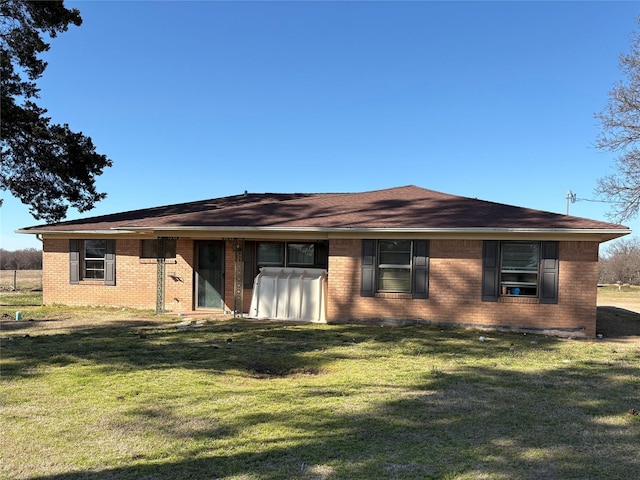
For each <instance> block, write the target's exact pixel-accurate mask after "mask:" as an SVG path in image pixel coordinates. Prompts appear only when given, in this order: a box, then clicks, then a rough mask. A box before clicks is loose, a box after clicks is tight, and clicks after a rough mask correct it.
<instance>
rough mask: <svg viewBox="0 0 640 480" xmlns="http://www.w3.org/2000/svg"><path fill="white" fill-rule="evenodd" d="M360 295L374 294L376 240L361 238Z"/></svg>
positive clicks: (368, 295) (371, 295)
mask: <svg viewBox="0 0 640 480" xmlns="http://www.w3.org/2000/svg"><path fill="white" fill-rule="evenodd" d="M361 277H362V278H361V285H360V296H362V297H373V296H375V294H376V241H375V240H362V275H361Z"/></svg>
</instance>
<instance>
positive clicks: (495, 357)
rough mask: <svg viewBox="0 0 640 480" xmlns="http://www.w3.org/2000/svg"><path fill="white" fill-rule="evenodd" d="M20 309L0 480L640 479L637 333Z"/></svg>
mask: <svg viewBox="0 0 640 480" xmlns="http://www.w3.org/2000/svg"><path fill="white" fill-rule="evenodd" d="M43 312H45V313H43ZM47 312H48V313H47ZM65 312H67V314H66V315H67V316H69V317H71V316H73V315H76V316H77V315H82V314H83V312H84V314H86V315H87V316H89V315H91V316H92V318H93V319H94V320H93V321H92V322H86V323H84V324H83V323H77V322H76V323H71V324H69V325H68V326H65V325H66V324H64V323H62V322H63V318H64V317H65ZM14 313H15V308H12V309H8V308H5V307H0V314H3V319H2V332H1V335H0V336H1V337H2V338H1V340H0V341H1V360H0V366H1V369H2V370H1V379H0V401H1V403H0V404H1V413H2V419H1V424H0V427H1V428H2V436H1V438H2V447H1V449H0V478H6V479H27V478H29V479H50V480H51V479H56V480H58V479H72V480H79V479H95V478H108V479H136V480H139V479H216V478H219V479H234V480H249V479H269V480H271V479H273V480H275V479H288V478H292V479H298V478H300V479H367V480H371V479H387V478H388V479H429V478H442V479H515V478H517V479H571V478H574V479H593V478H598V479H607V478H608V479H630V478H640V454H639V452H638V446H639V445H640V416H637V415H633V414H632V413H630V410H631V409H636V410H640V370H639V365H640V341H634V340H629V339H627V340H626V341H624V342H617V341H613V340H610V339H605V340H600V341H595V340H594V341H585V340H567V339H558V338H552V337H544V336H537V335H531V334H529V335H524V334H515V333H497V332H477V331H472V330H461V329H452V328H440V327H429V326H415V327H404V328H387V327H384V328H382V327H375V326H369V327H365V326H345V325H339V326H327V325H299V324H286V323H263V322H250V321H237V320H229V321H222V322H209V323H205V324H202V325H200V324H194V325H192V326H185V325H184V324H181V323H178V322H179V321H180V319H175V318H174V319H168V318H165V319H157V318H156V319H154V318H153V317H152V316H140V317H139V319H138V320H134V321H132V322H126V323H125V322H122V323H120V324H117V325H116V324H114V323H113V322H112V321H104V322H101V321H99V320H96V311H95V309H92V310H89V309H86V310H82V309H66V310H65V309H64V308H62V307H58V308H57V309H55V308H50V309H48V310H46V309H42V308H41V307H27V308H26V309H25V320H24V321H22V322H15V320H12V319H11V318H10V317H11V315H12V314H14ZM116 314H117V311H116V310H115V309H112V310H105V318H108V319H112V318H115V316H116ZM120 315H121V318H125V317H122V315H128V316H127V317H126V318H133V314H131V313H130V312H124V313H123V312H120ZM98 317H99V312H98ZM53 318H56V319H58V320H55V319H53ZM58 322H60V327H59V328H58V327H57V324H58ZM136 322H138V323H136ZM480 336H483V337H484V341H481V340H480Z"/></svg>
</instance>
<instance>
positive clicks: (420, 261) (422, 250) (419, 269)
mask: <svg viewBox="0 0 640 480" xmlns="http://www.w3.org/2000/svg"><path fill="white" fill-rule="evenodd" d="M413 298H429V240H414V241H413Z"/></svg>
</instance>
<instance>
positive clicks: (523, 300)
mask: <svg viewBox="0 0 640 480" xmlns="http://www.w3.org/2000/svg"><path fill="white" fill-rule="evenodd" d="M498 303H516V304H520V305H536V304H538V303H540V299H539V298H538V297H517V296H513V297H498Z"/></svg>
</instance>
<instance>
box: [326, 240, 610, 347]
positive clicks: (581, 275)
mask: <svg viewBox="0 0 640 480" xmlns="http://www.w3.org/2000/svg"><path fill="white" fill-rule="evenodd" d="M360 257H361V241H360V240H334V241H332V242H331V244H330V251H329V285H328V298H329V306H328V312H327V320H328V321H334V322H335V321H348V320H367V319H422V320H426V321H430V322H434V323H445V324H446V323H451V324H463V325H474V326H488V327H507V326H511V328H514V329H519V328H533V329H545V330H546V329H562V330H573V329H576V330H578V333H584V334H585V335H587V336H594V335H595V321H596V294H597V291H596V289H597V277H598V263H597V261H598V243H597V242H560V277H559V295H558V304H553V305H546V304H539V303H538V300H537V299H528V298H513V297H510V298H501V299H500V300H499V301H498V302H482V301H481V295H480V293H481V282H482V241H481V240H432V241H431V242H430V272H429V298H428V299H415V300H414V299H411V296H410V295H406V294H377V296H376V297H361V296H360V266H361V265H360Z"/></svg>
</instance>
